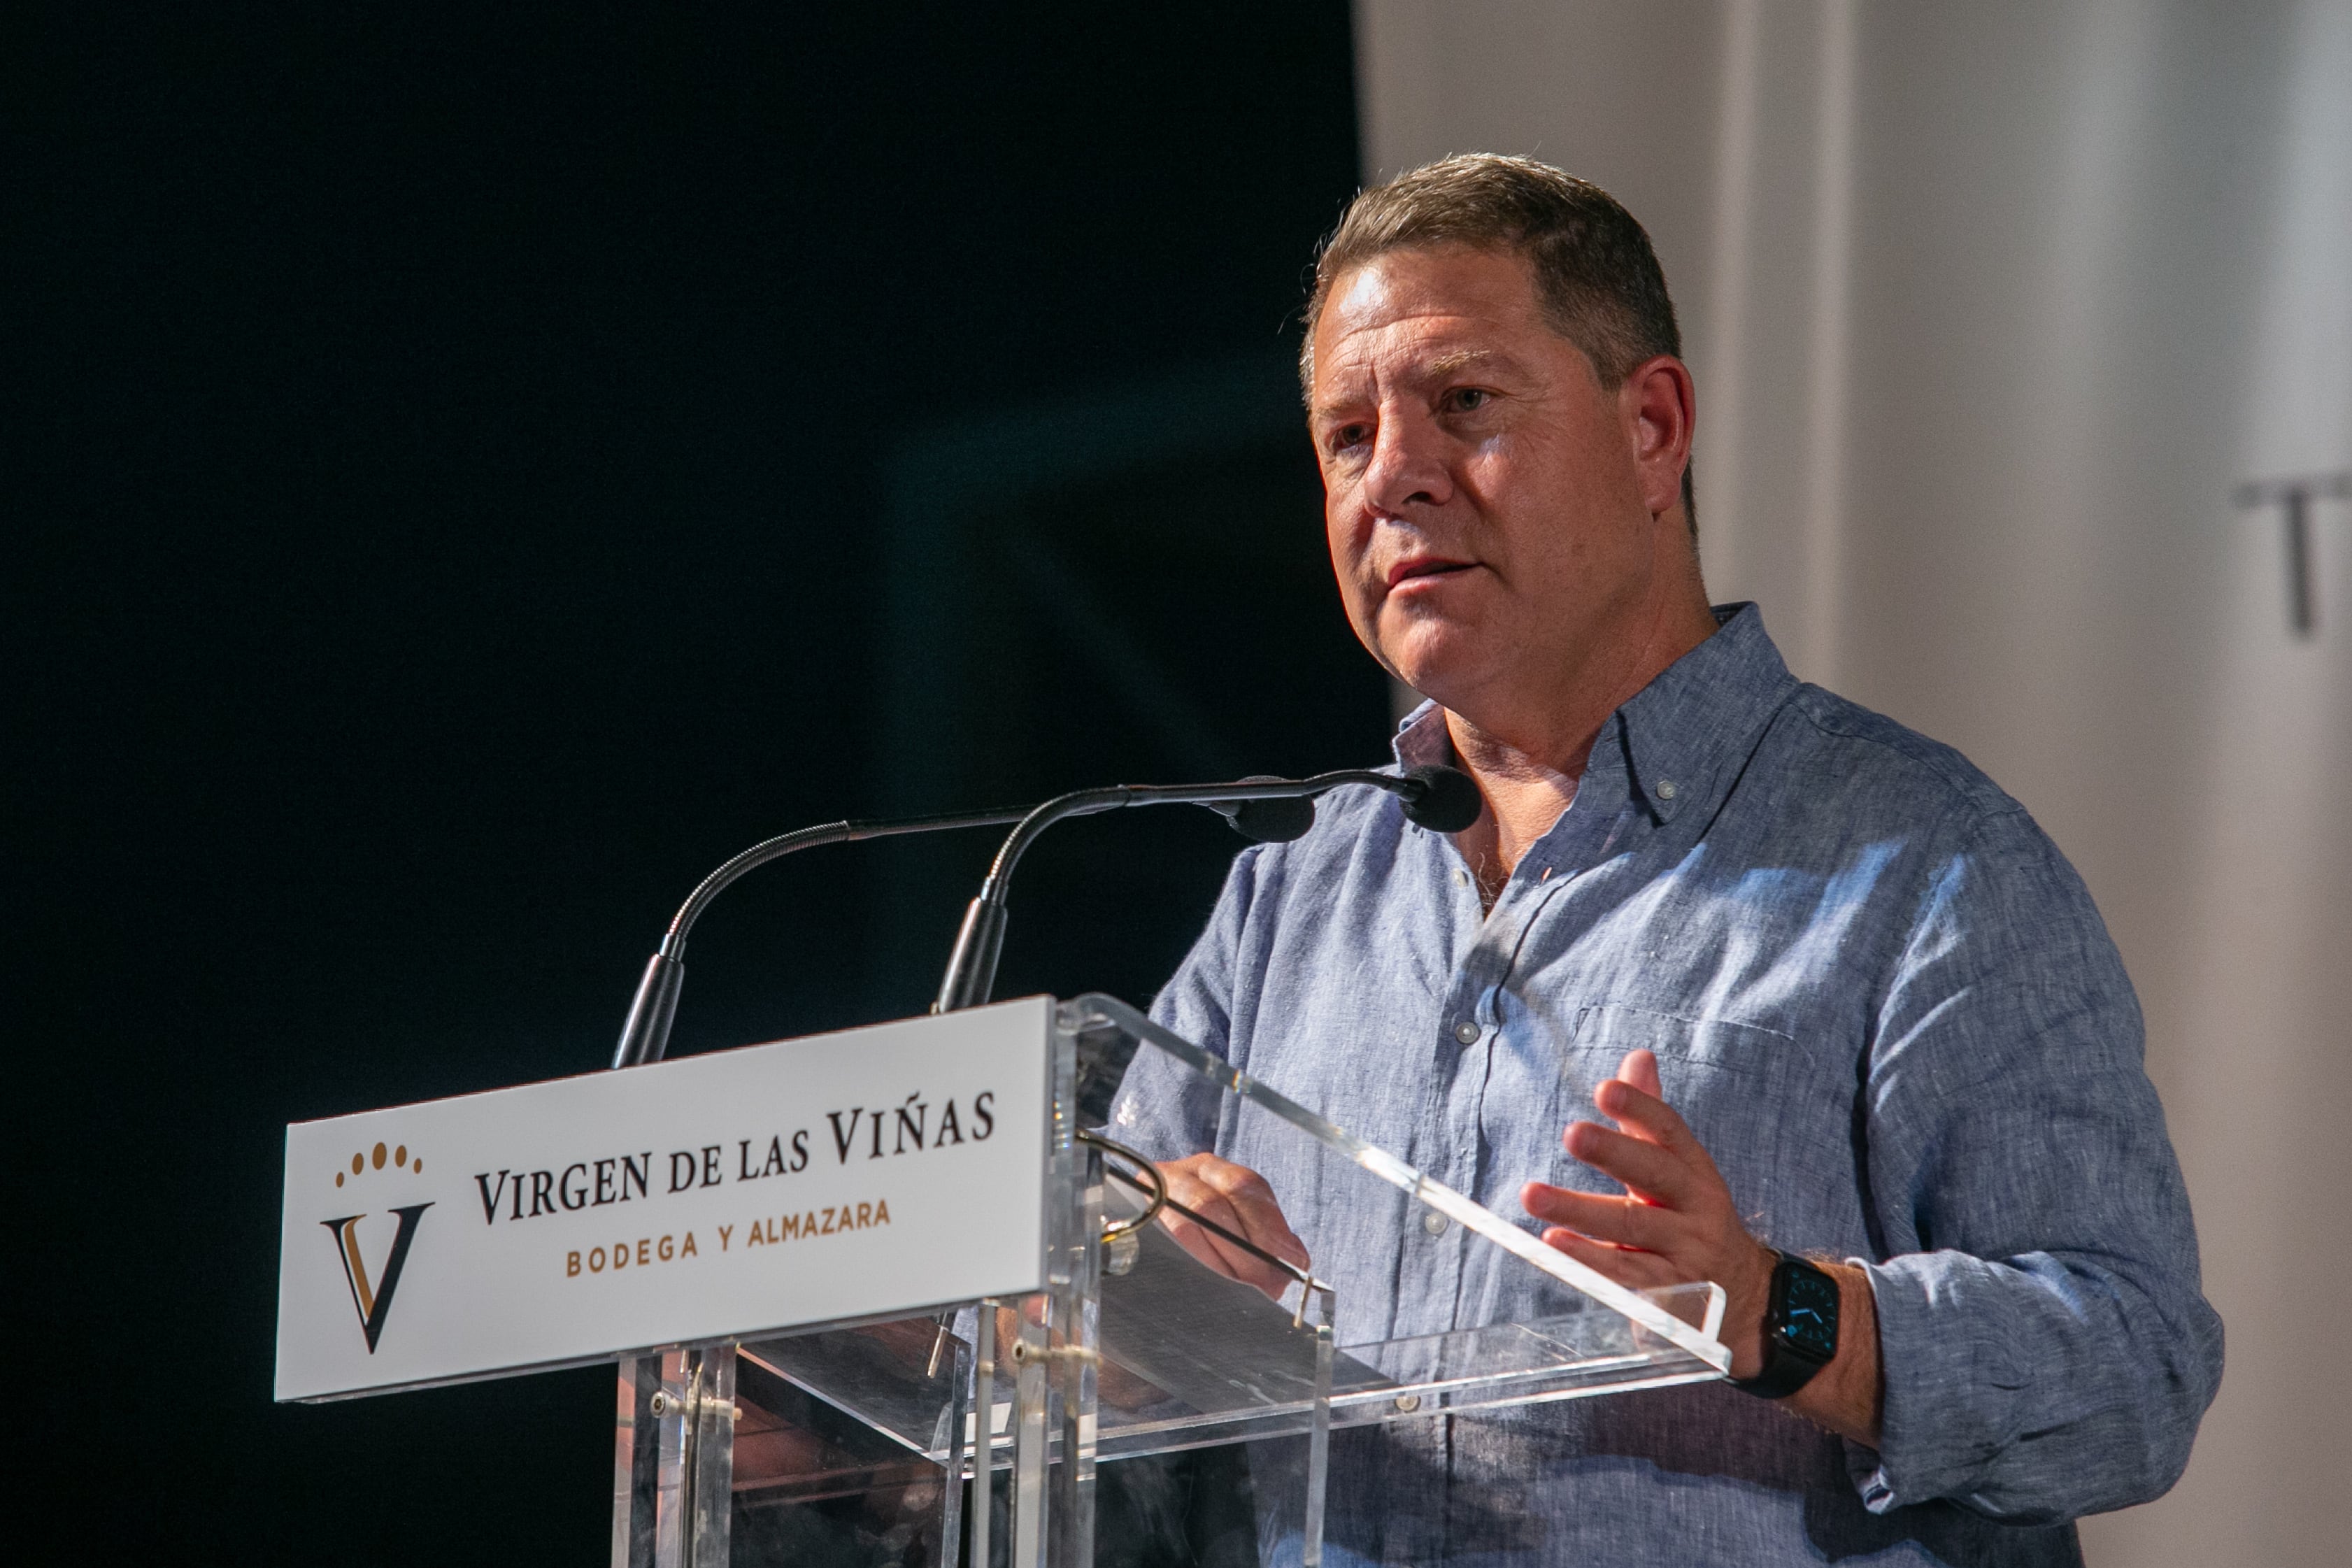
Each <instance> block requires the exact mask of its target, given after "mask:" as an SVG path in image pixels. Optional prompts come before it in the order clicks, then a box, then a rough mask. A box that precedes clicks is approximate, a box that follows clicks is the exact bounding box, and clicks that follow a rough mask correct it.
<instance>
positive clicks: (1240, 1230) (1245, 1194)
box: [1160, 1154, 1307, 1298]
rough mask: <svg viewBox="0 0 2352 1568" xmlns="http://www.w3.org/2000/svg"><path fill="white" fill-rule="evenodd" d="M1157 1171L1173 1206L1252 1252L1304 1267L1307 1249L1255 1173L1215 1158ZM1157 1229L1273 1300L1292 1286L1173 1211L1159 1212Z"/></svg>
mask: <svg viewBox="0 0 2352 1568" xmlns="http://www.w3.org/2000/svg"><path fill="white" fill-rule="evenodd" d="M1160 1173H1161V1175H1162V1176H1164V1177H1165V1178H1166V1179H1167V1182H1168V1196H1169V1198H1170V1199H1171V1202H1173V1203H1175V1204H1179V1205H1182V1206H1183V1207H1184V1208H1187V1209H1190V1210H1192V1212H1193V1213H1194V1214H1197V1215H1200V1216H1201V1217H1202V1219H1204V1220H1207V1221H1209V1222H1210V1223H1211V1224H1213V1225H1217V1226H1223V1228H1224V1229H1226V1230H1228V1231H1231V1232H1233V1233H1234V1235H1235V1236H1238V1237H1242V1238H1243V1239H1244V1240H1245V1241H1247V1242H1248V1243H1249V1244H1250V1246H1251V1247H1257V1248H1259V1249H1260V1250H1262V1251H1265V1252H1268V1253H1271V1254H1273V1255H1274V1256H1275V1257H1277V1258H1285V1259H1287V1260H1288V1261H1290V1262H1291V1263H1293V1264H1295V1265H1297V1267H1298V1268H1306V1267H1307V1247H1306V1244H1305V1243H1304V1242H1302V1241H1300V1240H1299V1239H1298V1237H1297V1234H1296V1233H1294V1232H1293V1231H1292V1230H1291V1228H1290V1226H1289V1222H1287V1221H1286V1220H1285V1219H1284V1218H1283V1217H1282V1208H1281V1205H1278V1204H1277V1203H1276V1202H1275V1197H1274V1189H1273V1188H1271V1187H1269V1186H1267V1185H1266V1184H1265V1178H1264V1177H1262V1176H1260V1175H1259V1174H1258V1173H1256V1172H1255V1171H1252V1170H1250V1169H1249V1168H1248V1167H1247V1166H1244V1165H1236V1164H1234V1163H1233V1162H1232V1161H1230V1160H1221V1159H1219V1158H1218V1157H1217V1156H1215V1155H1213V1154H1194V1155H1192V1156H1191V1157H1190V1158H1188V1159H1183V1160H1177V1161H1171V1163H1168V1164H1165V1165H1162V1166H1160ZM1160 1224H1161V1225H1162V1226H1164V1227H1165V1228H1166V1229H1167V1232H1168V1234H1169V1235H1170V1236H1171V1237H1173V1238H1174V1240H1175V1241H1176V1243H1177V1245H1179V1246H1180V1247H1183V1248H1184V1250H1185V1251H1187V1252H1189V1253H1191V1254H1192V1256H1193V1257H1195V1258H1199V1259H1200V1260H1201V1261H1202V1262H1203V1263H1205V1264H1207V1265H1208V1266H1209V1267H1210V1268H1214V1269H1215V1270H1216V1271H1217V1272H1218V1273H1220V1274H1223V1275H1224V1276H1226V1277H1227V1278H1228V1279H1239V1280H1241V1281H1242V1282H1244V1284H1248V1285H1255V1286H1256V1287H1257V1288H1258V1289H1261V1290H1263V1291H1265V1293H1266V1294H1267V1295H1268V1296H1273V1297H1277V1298H1278V1297H1280V1296H1281V1294H1282V1293H1283V1291H1284V1290H1285V1289H1287V1288H1288V1287H1289V1285H1290V1284H1291V1276H1290V1275H1289V1274H1287V1273H1286V1272H1285V1271H1284V1270H1283V1269H1281V1268H1277V1267H1276V1266H1275V1265H1274V1264H1272V1263H1269V1262H1267V1261H1266V1260H1265V1258H1260V1257H1258V1256H1257V1255H1256V1254H1255V1253H1253V1252H1251V1251H1250V1250H1249V1249H1248V1247H1240V1246H1236V1245H1235V1244H1234V1243H1233V1242H1232V1241H1229V1240H1227V1239H1226V1238H1225V1237H1221V1236H1219V1235H1218V1234H1217V1233H1216V1232H1214V1231H1213V1230H1210V1229H1209V1228H1207V1226H1202V1225H1197V1224H1195V1223H1193V1221H1192V1219H1190V1218H1189V1217H1187V1216H1186V1215H1183V1214H1181V1213H1179V1212H1177V1211H1176V1210H1175V1209H1173V1208H1171V1209H1168V1210H1164V1211H1162V1213H1161V1215H1160Z"/></svg>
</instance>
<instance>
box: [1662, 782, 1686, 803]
mask: <svg viewBox="0 0 2352 1568" xmlns="http://www.w3.org/2000/svg"><path fill="white" fill-rule="evenodd" d="M1680 794H1682V786H1681V785H1680V784H1676V783H1675V781H1674V780H1672V779H1660V780H1659V781H1658V798H1659V799H1660V800H1672V799H1674V798H1675V796H1676V795H1680Z"/></svg>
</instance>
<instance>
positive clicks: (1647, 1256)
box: [1519, 1051, 1778, 1377]
mask: <svg viewBox="0 0 2352 1568" xmlns="http://www.w3.org/2000/svg"><path fill="white" fill-rule="evenodd" d="M1592 1102H1593V1104H1595V1105H1597V1106H1599V1107H1600V1108H1601V1114H1602V1115H1603V1116H1606V1117H1608V1118H1609V1119H1610V1120H1611V1121H1614V1122H1616V1123H1617V1125H1618V1127H1619V1129H1621V1131H1614V1132H1612V1131H1610V1130H1609V1129H1608V1128H1606V1127H1603V1126H1601V1124H1600V1123H1599V1122H1597V1121H1573V1122H1570V1124H1569V1126H1568V1130H1567V1131H1565V1132H1563V1133H1561V1134H1560V1142H1562V1143H1564V1144H1566V1145H1567V1147H1568V1152H1569V1153H1570V1154H1571V1155H1573V1156H1574V1157H1575V1158H1576V1159H1578V1160H1580V1161H1581V1162H1583V1163H1585V1164H1588V1165H1590V1166H1591V1167H1592V1168H1593V1169H1594V1170H1596V1171H1599V1172H1601V1173H1603V1174H1604V1175H1609V1176H1613V1177H1615V1178H1616V1179H1617V1180H1618V1181H1620V1182H1622V1183H1623V1184H1625V1191H1624V1194H1622V1196H1618V1197H1604V1196H1601V1195H1600V1194H1593V1193H1576V1192H1570V1191H1569V1190H1568V1189H1567V1188H1565V1187H1554V1186H1548V1185H1546V1184H1544V1183H1541V1182H1529V1183H1528V1184H1527V1186H1526V1187H1525V1188H1524V1189H1523V1190H1522V1191H1521V1192H1520V1194H1519V1201H1520V1202H1521V1203H1522V1204H1524V1205H1527V1211H1528V1213H1529V1214H1531V1215H1535V1216H1536V1218H1538V1219H1540V1220H1547V1221H1549V1222H1550V1225H1551V1228H1550V1229H1549V1230H1547V1231H1545V1232H1544V1233H1543V1239H1544V1241H1545V1242H1546V1243H1547V1244H1548V1245H1549V1246H1552V1247H1558V1248H1559V1250H1560V1251H1562V1252H1565V1253H1567V1254H1568V1255H1569V1256H1570V1258H1575V1259H1576V1260H1577V1261H1578V1262H1580V1263H1583V1264H1588V1265H1590V1266H1591V1267H1592V1268H1596V1269H1598V1270H1600V1271H1601V1273H1603V1274H1606V1275H1607V1276H1609V1278H1610V1279H1614V1280H1616V1281H1617V1282H1618V1283H1619V1284H1621V1285H1628V1286H1631V1287H1633V1289H1636V1290H1646V1289H1651V1288H1652V1287H1654V1286H1659V1285H1679V1284H1684V1283H1686V1282H1688V1281H1690V1280H1694V1279H1712V1280H1714V1281H1715V1282H1716V1283H1717V1284H1718V1285H1720V1286H1722V1287H1723V1289H1724V1292H1725V1294H1726V1296H1727V1298H1728V1300H1726V1302H1725V1303H1724V1314H1723V1342H1724V1343H1725V1344H1727V1345H1728V1346H1729V1347H1730V1348H1731V1375H1732V1376H1734V1377H1753V1376H1755V1375H1756V1373H1757V1372H1758V1370H1759V1368H1760V1367H1762V1365H1763V1363H1764V1334H1763V1330H1764V1306H1765V1298H1766V1297H1767V1296H1768V1295H1769V1292H1770V1289H1771V1284H1772V1268H1773V1265H1774V1263H1775V1262H1777V1261H1778V1260H1777V1259H1776V1258H1774V1257H1773V1255H1772V1252H1771V1249H1770V1248H1769V1247H1766V1246H1765V1245H1764V1244H1763V1243H1762V1242H1760V1241H1759V1240H1757V1239H1756V1238H1755V1237H1752V1236H1750V1235H1748V1227H1747V1226H1744V1225H1742V1224H1741V1223H1740V1222H1739V1212H1738V1209H1736V1208H1734V1207H1733V1206H1732V1202H1731V1189H1730V1188H1729V1187H1728V1186H1727V1185H1726V1184H1724V1180H1723V1175H1722V1173H1720V1172H1718V1171H1717V1169H1716V1168H1715V1161H1714V1160H1713V1159H1711V1158H1709V1157H1708V1155H1707V1152H1706V1150H1705V1149H1704V1148H1701V1147H1700V1146H1699V1142H1698V1139H1697V1138H1696V1136H1694V1135H1693V1134H1692V1132H1691V1130H1690V1127H1689V1125H1688V1124H1687V1123H1685V1121H1683V1119H1682V1118H1681V1117H1680V1116H1678V1115H1676V1114H1675V1110H1674V1107H1672V1106H1670V1105H1668V1104H1667V1103H1666V1102H1665V1100H1664V1098H1663V1097H1662V1090H1661V1089H1660V1088H1659V1084H1658V1058H1656V1057H1655V1056H1654V1055H1652V1054H1651V1053H1650V1052H1648V1051H1633V1052H1630V1053H1629V1054H1628V1055H1627V1056H1626V1058H1625V1060H1624V1063H1623V1065H1622V1066H1621V1067H1620V1068H1618V1069H1617V1076H1616V1077H1615V1078H1612V1079H1609V1080H1608V1081H1607V1082H1605V1083H1603V1084H1602V1085H1601V1087H1600V1088H1599V1089H1595V1090H1593V1092H1592Z"/></svg>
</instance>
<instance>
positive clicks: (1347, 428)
mask: <svg viewBox="0 0 2352 1568" xmlns="http://www.w3.org/2000/svg"><path fill="white" fill-rule="evenodd" d="M1371 438H1372V427H1371V426H1369V425H1342V426H1339V428H1338V429H1336V430H1334V431H1332V432H1331V450H1333V451H1335V452H1344V451H1346V450H1348V448H1349V447H1360V446H1362V445H1363V444H1364V443H1365V442H1367V441H1369V440H1370V439H1371Z"/></svg>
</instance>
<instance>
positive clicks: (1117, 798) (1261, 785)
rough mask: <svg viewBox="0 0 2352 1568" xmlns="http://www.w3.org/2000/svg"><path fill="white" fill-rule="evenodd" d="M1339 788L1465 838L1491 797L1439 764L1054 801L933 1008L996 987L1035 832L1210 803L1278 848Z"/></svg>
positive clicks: (964, 945)
mask: <svg viewBox="0 0 2352 1568" xmlns="http://www.w3.org/2000/svg"><path fill="white" fill-rule="evenodd" d="M1342 784H1370V786H1372V787H1373V788H1374V789H1383V790H1386V791H1388V792H1389V793H1390V794H1391V795H1396V796H1397V797H1398V798H1399V799H1400V800H1401V801H1402V802H1403V805H1404V815H1405V818H1406V820H1407V821H1409V822H1412V823H1413V824H1415V825H1416V826H1422V827H1425V828H1428V829H1429V830H1430V831H1432V832H1433V833H1459V832H1461V831H1463V830H1464V829H1465V828H1466V827H1468V826H1470V825H1471V824H1472V823H1474V822H1476V821H1477V820H1478V817H1479V816H1480V814H1481V813H1483V812H1484V811H1485V810H1486V800H1485V797H1484V796H1482V795H1479V793H1478V786H1477V784H1475V783H1474V782H1472V780H1471V778H1470V776H1469V775H1468V774H1467V773H1462V772H1461V771H1459V770H1458V769H1454V768H1448V767H1439V766H1435V765H1424V766H1422V767H1416V768H1407V769H1406V770H1405V771H1404V773H1402V775H1399V774H1395V773H1374V772H1372V771H1371V770H1370V769H1369V768H1349V769H1343V770H1341V771H1339V772H1338V773H1317V774H1316V775H1315V776H1314V777H1312V778H1305V779H1276V778H1251V779H1242V780H1238V781H1236V782H1235V783H1233V784H1113V785H1111V786H1109V787H1108V788H1106V789H1082V790H1076V791H1073V792H1072V793H1070V794H1068V795H1056V796H1055V798H1054V799H1052V800H1049V801H1047V802H1045V805H1041V806H1038V807H1037V808H1036V809H1035V810H1034V811H1032V812H1030V813H1029V815H1028V816H1024V817H1023V818H1022V819H1021V823H1020V826H1017V827H1015V828H1013V831H1012V833H1011V834H1010V835H1009V836H1007V837H1006V838H1005V840H1004V845H1003V847H1002V848H1000V849H999V850H997V852H996V860H995V863H994V864H993V865H992V866H991V867H990V868H989V870H988V879H987V880H986V881H985V882H983V883H982V884H981V889H980V896H979V897H978V898H975V899H974V900H972V901H971V904H970V906H969V907H967V908H966V909H965V910H964V915H963V926H962V928H961V930H960V931H957V932H956V942H955V950H954V952H952V953H950V955H949V958H948V968H947V973H946V974H945V975H944V976H943V977H941V979H940V996H939V1000H938V1001H937V1002H936V1003H934V1004H933V1005H932V1008H931V1010H932V1011H933V1012H935V1013H951V1012H954V1011H956V1010H957V1009H958V1008H962V1007H976V1006H979V1005H981V1004H982V1003H984V1002H986V1001H987V1000H988V998H989V994H990V992H992V990H993V989H994V988H995V985H996V960H997V956H998V954H999V953H1000V952H1003V947H1004V904H1005V897H1006V893H1007V890H1008V889H1009V888H1010V887H1011V884H1012V880H1013V868H1014V867H1015V866H1017V865H1018V864H1019V863H1020V860H1021V857H1022V856H1023V854H1024V853H1025V852H1026V851H1027V850H1028V848H1029V846H1030V845H1032V844H1034V842H1036V840H1037V837H1038V835H1040V834H1042V833H1044V832H1045V829H1047V828H1048V827H1051V826H1053V825H1054V824H1055V823H1057V822H1060V821H1063V820H1064V819H1066V818H1067V817H1073V816H1093V815H1095V814H1096V813H1097V812H1104V811H1117V810H1118V809H1119V808H1121V807H1122V806H1129V805H1171V804H1181V805H1206V806H1211V807H1213V808H1215V809H1216V810H1217V811H1219V812H1220V813H1221V814H1222V815H1223V816H1225V817H1226V818H1227V820H1229V821H1231V822H1232V823H1233V824H1234V826H1235V827H1236V828H1237V829H1239V830H1240V831H1241V832H1243V833H1244V834H1246V835H1248V836H1249V837H1257V838H1263V839H1266V840H1270V841H1277V842H1278V841H1282V840H1286V839H1291V838H1297V837H1301V836H1303V835H1304V834H1305V833H1306V832H1307V829H1308V828H1309V827H1311V826H1314V823H1315V806H1314V799H1315V797H1316V796H1317V795H1322V794H1324V793H1325V792H1326V791H1328V790H1333V789H1337V788H1339V786H1340V785H1342Z"/></svg>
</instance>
